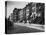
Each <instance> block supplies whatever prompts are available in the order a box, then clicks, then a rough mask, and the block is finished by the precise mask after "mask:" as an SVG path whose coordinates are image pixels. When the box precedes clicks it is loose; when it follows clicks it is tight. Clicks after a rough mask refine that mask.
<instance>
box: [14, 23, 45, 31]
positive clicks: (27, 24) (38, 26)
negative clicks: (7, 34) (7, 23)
mask: <svg viewBox="0 0 46 35" xmlns="http://www.w3.org/2000/svg"><path fill="white" fill-rule="evenodd" d="M15 25H20V26H26V27H29V28H34V29H38V30H42V31H44V25H39V24H33V23H31V24H29V23H26V24H24V23H14V26H15Z"/></svg>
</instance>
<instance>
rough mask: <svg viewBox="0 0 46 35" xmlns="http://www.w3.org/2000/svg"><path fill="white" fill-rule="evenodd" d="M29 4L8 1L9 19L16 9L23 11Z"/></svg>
mask: <svg viewBox="0 0 46 35" xmlns="http://www.w3.org/2000/svg"><path fill="white" fill-rule="evenodd" d="M27 4H28V2H24V1H23V2H21V1H19V2H18V1H8V2H7V18H8V17H9V16H10V14H11V13H13V9H14V8H18V9H20V8H21V9H22V8H24V7H25V6H26V5H27Z"/></svg>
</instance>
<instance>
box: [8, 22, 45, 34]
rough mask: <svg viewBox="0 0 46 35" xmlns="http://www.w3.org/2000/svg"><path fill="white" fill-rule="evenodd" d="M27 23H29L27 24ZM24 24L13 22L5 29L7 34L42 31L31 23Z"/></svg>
mask: <svg viewBox="0 0 46 35" xmlns="http://www.w3.org/2000/svg"><path fill="white" fill-rule="evenodd" d="M27 25H29V24H27ZM27 25H26V24H25V25H24V24H21V25H20V24H19V23H18V24H14V26H13V27H9V29H7V33H8V34H15V33H33V32H34V33H35V32H44V30H39V29H36V28H35V27H34V26H33V24H32V26H27Z"/></svg>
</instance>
